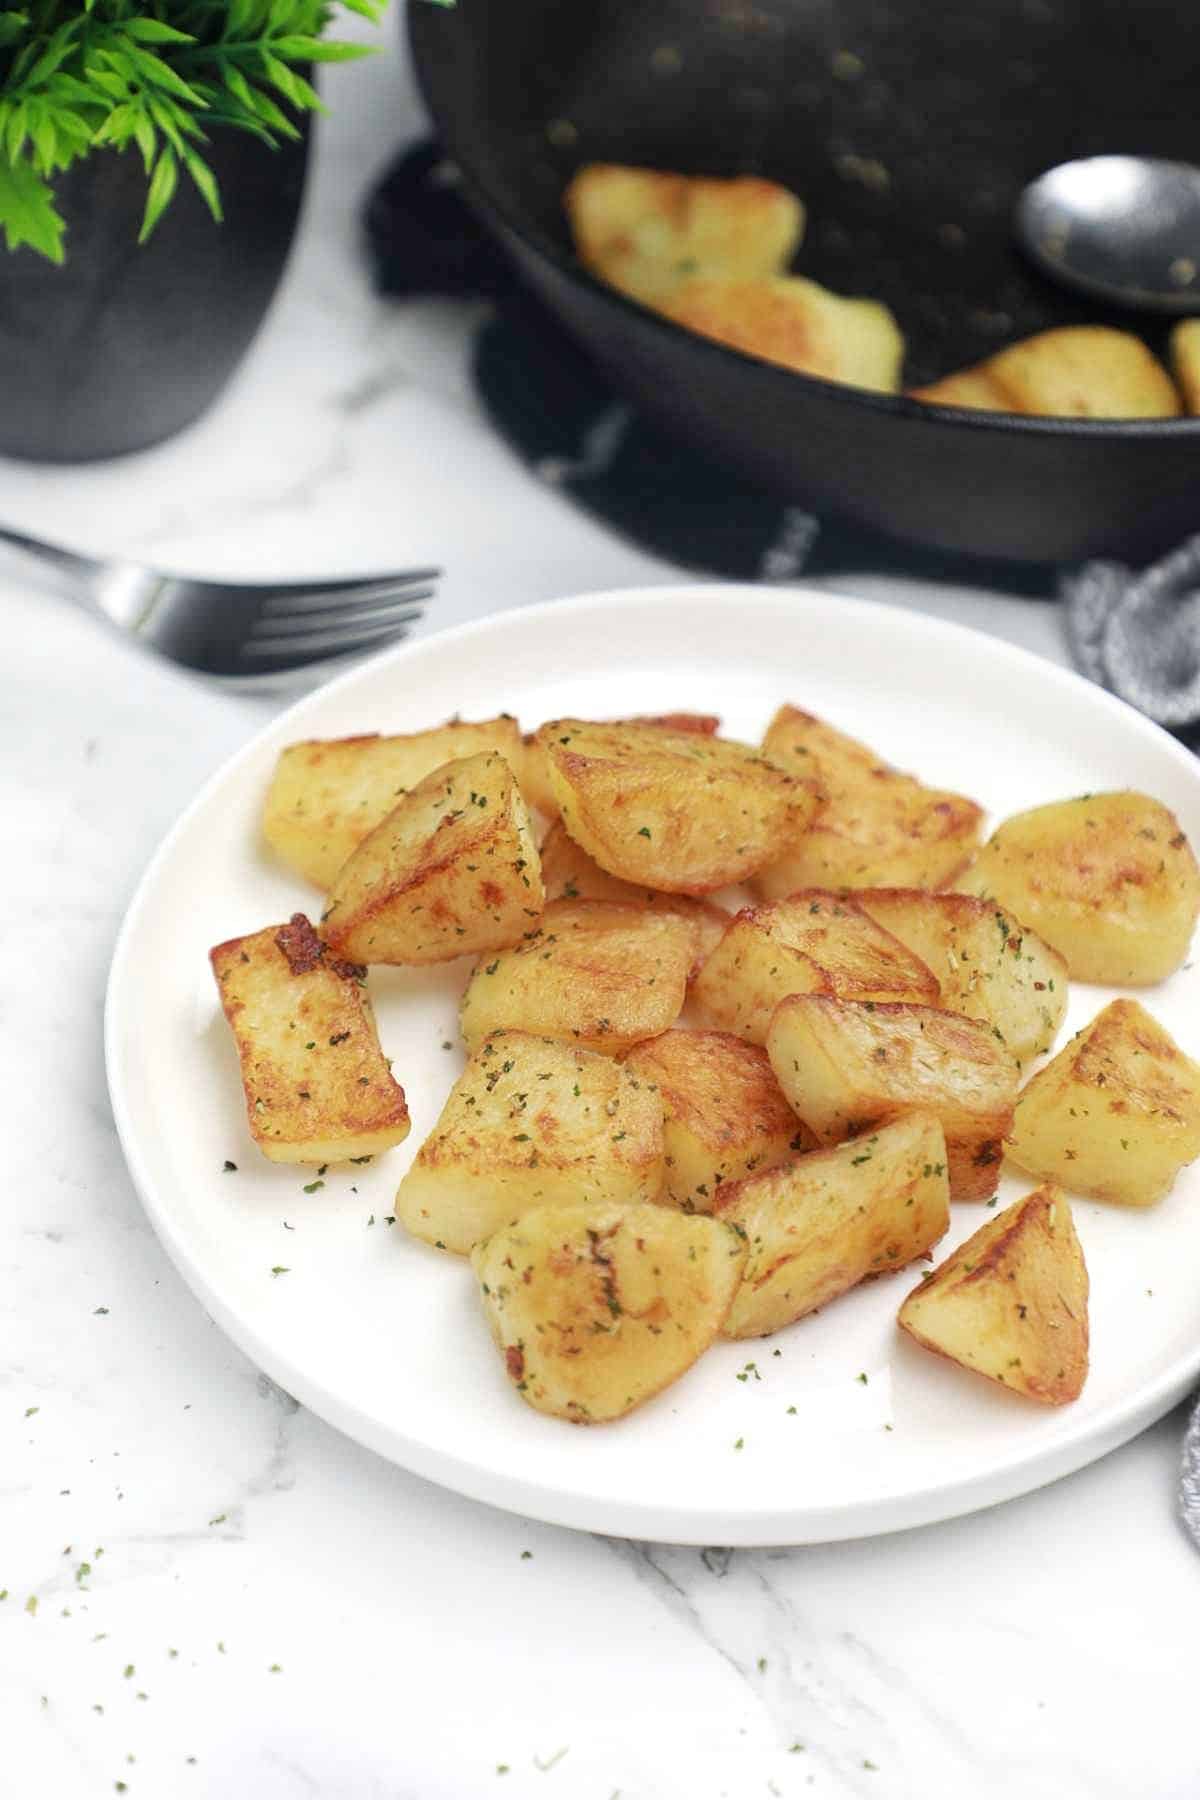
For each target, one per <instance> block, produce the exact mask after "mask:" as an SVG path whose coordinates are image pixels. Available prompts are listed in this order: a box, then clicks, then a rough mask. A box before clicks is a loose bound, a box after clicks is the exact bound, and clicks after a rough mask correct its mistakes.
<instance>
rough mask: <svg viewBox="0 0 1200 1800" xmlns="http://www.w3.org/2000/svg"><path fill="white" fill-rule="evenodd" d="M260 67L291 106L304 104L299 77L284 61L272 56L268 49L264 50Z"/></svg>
mask: <svg viewBox="0 0 1200 1800" xmlns="http://www.w3.org/2000/svg"><path fill="white" fill-rule="evenodd" d="M262 67H263V74H264V75H265V76H266V78H267V80H268V81H269V82H270V83H271V86H272V87H273V88H277V89H278V90H279V92H280V93H281V94H282V95H283V97H284V99H285V100H290V101H291V103H292V105H293V106H303V105H304V99H303V96H302V94H301V92H300V77H299V76H298V75H296V74H294V73H293V71H292V70H291V69H289V68H288V66H287V64H286V63H281V62H280V61H279V59H278V57H275V56H272V55H271V53H270V51H268V50H264V51H263V53H262Z"/></svg>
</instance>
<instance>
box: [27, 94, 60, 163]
mask: <svg viewBox="0 0 1200 1800" xmlns="http://www.w3.org/2000/svg"><path fill="white" fill-rule="evenodd" d="M29 138H30V142H31V143H32V144H33V158H34V165H35V167H36V168H37V169H38V170H39V171H40V173H41V174H43V175H53V173H54V171H55V169H56V167H57V161H56V151H57V148H58V134H57V132H56V131H55V129H54V120H53V119H52V118H51V117H50V115H49V113H48V112H47V110H46V108H45V106H43V104H42V102H41V101H40V100H31V101H30V102H29Z"/></svg>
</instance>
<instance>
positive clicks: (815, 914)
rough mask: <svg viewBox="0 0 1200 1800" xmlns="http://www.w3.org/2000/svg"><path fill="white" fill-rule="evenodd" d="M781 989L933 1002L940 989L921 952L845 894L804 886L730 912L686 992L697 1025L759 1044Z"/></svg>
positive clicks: (783, 994) (783, 993)
mask: <svg viewBox="0 0 1200 1800" xmlns="http://www.w3.org/2000/svg"><path fill="white" fill-rule="evenodd" d="M788 994H834V995H836V996H837V997H838V998H839V999H842V1000H916V1001H920V1002H923V1003H924V1004H925V1005H927V1006H936V1005H937V1003H938V995H939V990H938V984H937V979H936V977H935V976H934V975H933V974H932V973H931V971H930V970H929V969H928V968H927V967H926V966H925V964H924V963H923V962H922V961H921V960H920V958H919V957H917V956H914V955H913V953H912V951H911V950H909V949H907V948H906V946H905V945H904V944H902V943H901V942H900V940H899V939H898V938H895V937H893V936H892V934H891V933H890V932H889V931H885V930H884V928H883V927H882V926H881V925H877V924H876V923H875V921H874V919H872V918H870V917H869V916H868V915H867V913H865V912H864V911H863V910H862V908H861V907H860V906H858V905H856V904H855V901H854V900H853V899H852V898H851V897H850V896H849V895H843V894H831V893H829V892H828V890H827V889H824V888H806V889H803V890H802V891H801V892H800V893H798V894H793V895H792V897H791V899H790V900H777V901H776V902H775V903H774V905H773V906H747V907H744V908H743V910H742V911H741V912H740V913H737V914H735V916H734V917H733V919H731V921H730V923H729V925H728V927H727V929H726V931H725V935H724V937H723V938H722V939H721V941H720V943H719V944H718V945H717V947H716V949H715V950H714V951H713V952H712V954H711V955H710V956H709V958H708V961H707V962H706V963H705V965H704V967H703V968H702V969H701V971H700V974H699V975H698V976H697V978H696V983H695V987H694V989H693V994H692V998H693V1000H694V1001H695V1004H696V1011H697V1016H698V1017H699V1018H700V1019H701V1020H702V1021H703V1023H704V1024H706V1025H714V1026H717V1027H719V1028H720V1029H721V1030H724V1031H734V1032H736V1033H737V1035H738V1036H739V1037H744V1038H745V1039H746V1040H747V1042H748V1043H751V1044H761V1043H764V1042H765V1041H766V1035H767V1027H768V1025H769V1024H770V1023H771V1015H772V1013H773V1012H774V1011H775V1008H776V1007H777V1006H778V1005H779V1002H780V1001H781V1000H783V999H786V997H787V995H788Z"/></svg>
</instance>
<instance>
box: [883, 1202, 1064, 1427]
mask: <svg viewBox="0 0 1200 1800" xmlns="http://www.w3.org/2000/svg"><path fill="white" fill-rule="evenodd" d="M900 1324H901V1325H902V1327H903V1328H904V1330H905V1331H907V1332H908V1333H909V1335H910V1336H912V1337H914V1338H915V1339H916V1340H917V1342H918V1344H923V1345H924V1346H925V1348H926V1349H927V1350H934V1351H936V1352H937V1354H938V1355H939V1356H946V1357H949V1359H950V1361H951V1362H956V1363H961V1364H962V1366H963V1368H964V1369H974V1370H975V1372H976V1373H977V1374H979V1375H987V1376H988V1377H989V1378H990V1379H991V1380H992V1381H998V1382H1000V1383H1001V1384H1002V1385H1003V1386H1004V1387H1007V1388H1011V1389H1012V1391H1013V1392H1014V1393H1015V1394H1024V1395H1025V1397H1026V1399H1028V1400H1038V1401H1040V1402H1041V1404H1042V1405H1043V1406H1063V1405H1065V1404H1066V1402H1067V1401H1069V1400H1077V1399H1078V1398H1079V1396H1080V1394H1081V1393H1082V1392H1083V1384H1084V1382H1085V1381H1086V1380H1087V1372H1088V1273H1087V1265H1086V1263H1085V1262H1084V1260H1083V1251H1082V1249H1081V1248H1080V1244H1079V1239H1078V1238H1077V1237H1076V1235H1075V1223H1074V1220H1073V1219H1072V1218H1071V1209H1070V1207H1069V1206H1068V1205H1067V1202H1066V1200H1065V1198H1064V1197H1063V1194H1062V1192H1061V1191H1060V1189H1058V1188H1056V1187H1053V1186H1050V1185H1047V1186H1045V1187H1040V1188H1038V1189H1037V1190H1036V1191H1035V1192H1034V1193H1032V1194H1026V1196H1025V1198H1024V1199H1023V1200H1018V1201H1016V1203H1015V1204H1014V1205H1012V1206H1009V1207H1006V1208H1005V1210H1004V1211H1003V1212H1002V1213H998V1214H997V1216H996V1217H995V1218H994V1219H989V1220H988V1222H987V1224H986V1225H983V1226H981V1227H980V1229H979V1230H978V1231H977V1232H976V1233H975V1234H974V1236H973V1237H969V1238H968V1239H967V1241H966V1243H964V1244H960V1245H959V1247H958V1249H957V1250H955V1251H954V1252H953V1253H952V1254H951V1255H950V1256H948V1257H947V1258H946V1260H945V1262H944V1263H942V1264H941V1265H940V1267H939V1268H936V1269H934V1270H933V1271H932V1273H931V1274H929V1275H927V1276H926V1277H925V1280H924V1281H923V1282H922V1283H921V1285H920V1287H918V1288H914V1289H913V1292H912V1293H911V1294H910V1295H909V1296H908V1299H907V1300H906V1301H905V1302H904V1305H903V1306H902V1307H901V1308H900Z"/></svg>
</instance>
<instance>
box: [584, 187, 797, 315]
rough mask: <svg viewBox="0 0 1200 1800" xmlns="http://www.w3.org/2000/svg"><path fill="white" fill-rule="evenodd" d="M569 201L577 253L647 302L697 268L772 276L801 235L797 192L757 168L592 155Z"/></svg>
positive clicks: (654, 302) (603, 275) (623, 289)
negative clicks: (636, 164)
mask: <svg viewBox="0 0 1200 1800" xmlns="http://www.w3.org/2000/svg"><path fill="white" fill-rule="evenodd" d="M564 204H565V206H566V211H567V218H568V220H569V222H570V226H571V231H572V235H573V236H574V239H575V247H576V249H577V250H578V252H579V259H580V261H581V262H582V263H584V264H585V265H586V267H587V268H589V269H590V270H591V271H592V273H593V275H598V276H599V278H600V280H601V281H606V282H607V283H608V285H609V286H610V287H615V288H619V289H620V290H621V292H622V293H623V294H629V295H631V296H632V297H633V299H635V300H640V301H641V302H642V304H643V305H644V306H655V307H657V306H660V305H661V303H662V302H663V301H664V300H665V299H667V298H668V297H669V295H670V294H671V293H672V292H673V291H674V289H675V288H676V287H678V285H679V283H680V282H681V281H686V280H687V279H688V278H689V276H692V275H696V274H699V273H713V274H722V275H726V274H727V275H742V276H754V275H773V274H774V273H776V271H777V270H779V269H784V268H786V267H787V265H788V263H789V262H790V261H791V259H792V256H793V255H794V253H795V251H796V248H797V246H798V245H799V242H800V239H801V237H802V236H803V234H804V207H803V205H802V204H801V202H800V201H799V200H798V199H797V198H796V196H795V194H791V193H789V192H788V190H787V189H786V188H782V187H779V186H777V185H776V183H775V182H773V181H762V180H760V179H758V177H756V176H753V175H739V176H735V177H734V178H733V179H732V180H728V179H725V180H722V179H719V178H716V177H713V176H707V175H692V176H689V175H672V174H667V173H660V172H659V171H658V170H656V169H635V168H628V167H625V166H622V165H621V164H614V163H590V164H588V165H587V166H586V167H585V168H582V169H580V171H579V173H578V174H577V175H576V176H575V178H574V180H573V181H572V182H571V184H570V186H569V187H568V189H567V191H566V194H565V196H564Z"/></svg>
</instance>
